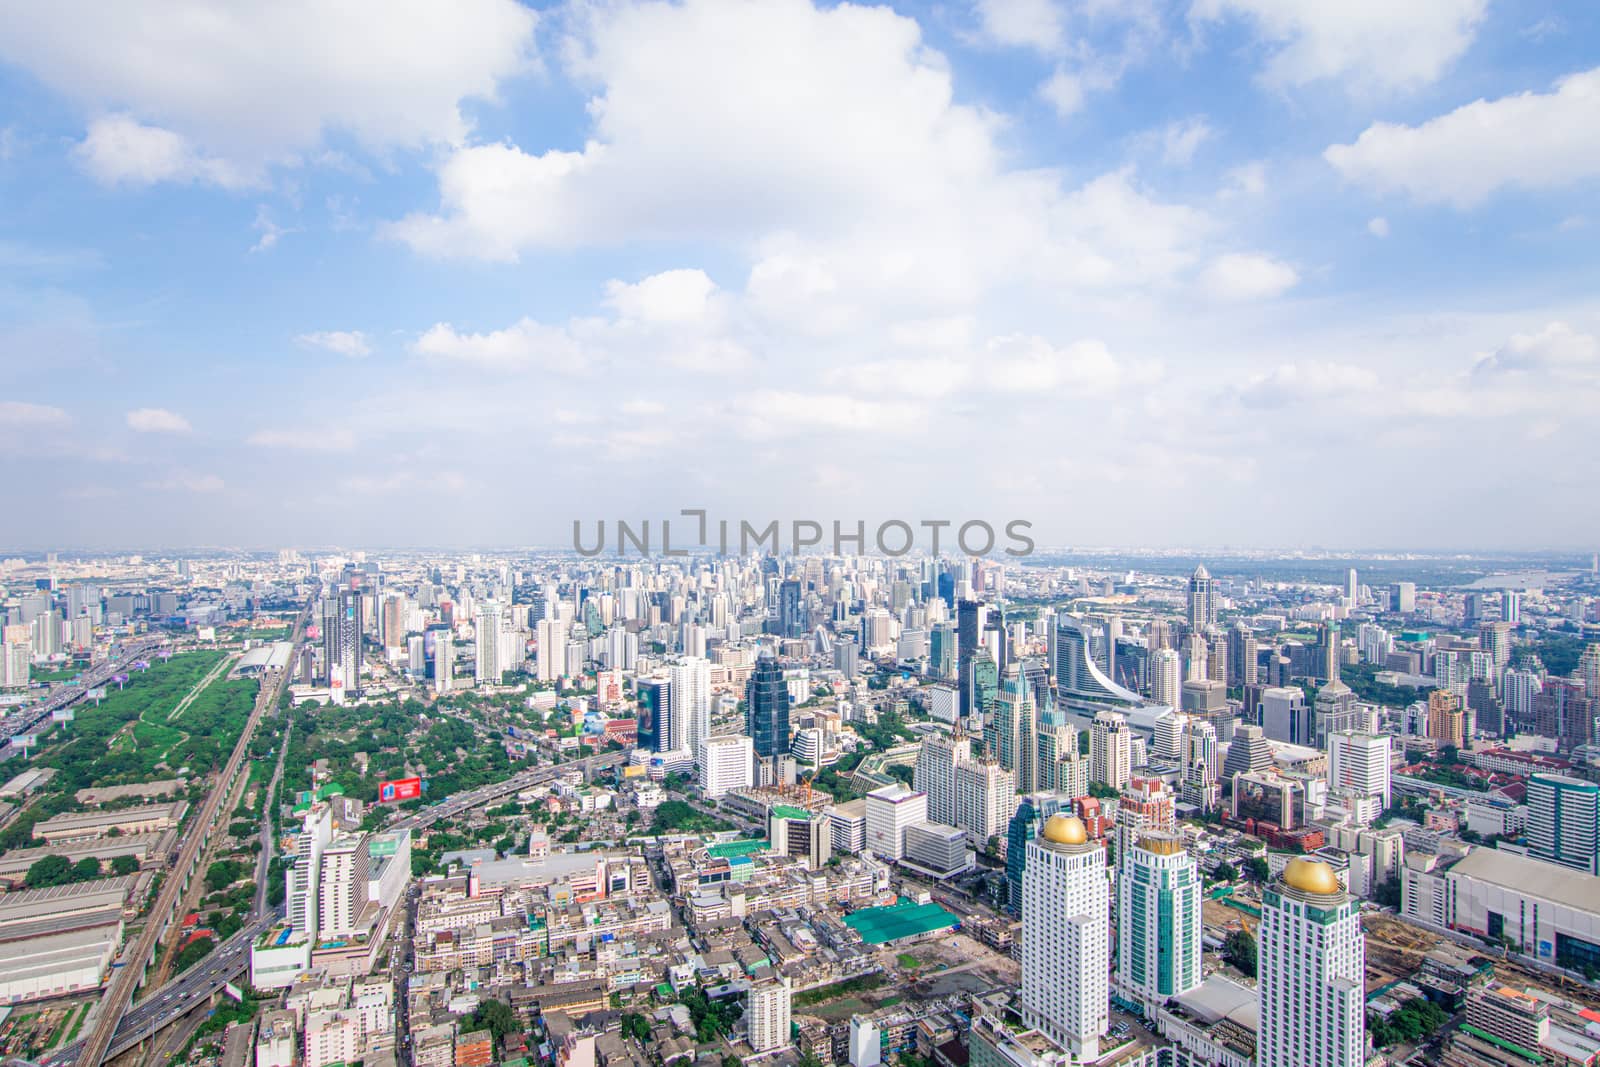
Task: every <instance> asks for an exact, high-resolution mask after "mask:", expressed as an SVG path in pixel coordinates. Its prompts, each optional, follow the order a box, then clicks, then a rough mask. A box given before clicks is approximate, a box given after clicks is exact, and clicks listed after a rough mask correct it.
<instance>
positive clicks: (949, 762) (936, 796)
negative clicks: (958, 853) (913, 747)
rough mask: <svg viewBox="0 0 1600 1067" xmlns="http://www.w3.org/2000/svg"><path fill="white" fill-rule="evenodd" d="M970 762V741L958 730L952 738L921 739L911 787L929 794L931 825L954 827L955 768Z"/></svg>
mask: <svg viewBox="0 0 1600 1067" xmlns="http://www.w3.org/2000/svg"><path fill="white" fill-rule="evenodd" d="M971 759H972V741H971V739H970V738H968V737H967V736H966V734H964V733H962V732H961V731H960V730H959V729H957V731H956V732H955V734H953V735H945V734H930V735H929V736H927V737H925V738H923V739H922V748H921V750H920V751H918V753H917V765H916V767H915V769H914V770H913V771H912V779H911V784H912V788H914V789H915V790H916V791H917V792H919V793H926V794H927V795H928V819H929V821H930V822H937V823H944V824H945V825H947V826H957V825H959V824H958V823H957V822H956V766H957V765H958V764H961V763H965V762H968V761H969V760H971Z"/></svg>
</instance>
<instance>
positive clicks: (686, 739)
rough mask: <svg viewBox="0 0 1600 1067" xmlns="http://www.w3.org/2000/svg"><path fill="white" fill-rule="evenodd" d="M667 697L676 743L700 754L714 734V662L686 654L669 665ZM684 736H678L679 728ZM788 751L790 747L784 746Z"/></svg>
mask: <svg viewBox="0 0 1600 1067" xmlns="http://www.w3.org/2000/svg"><path fill="white" fill-rule="evenodd" d="M667 678H668V681H669V683H670V684H669V686H668V690H667V697H668V700H669V701H670V702H671V711H670V713H669V714H668V716H667V718H668V721H669V722H671V723H672V728H673V730H674V733H675V736H674V738H673V740H674V741H675V742H677V745H676V747H680V748H686V749H688V750H689V751H690V752H692V753H694V754H695V758H696V759H698V758H699V756H700V745H701V743H702V742H703V741H705V739H706V738H707V737H710V736H711V664H710V662H709V661H707V660H704V659H701V658H699V657H698V656H686V657H684V658H683V659H682V660H680V661H678V662H677V663H674V664H672V665H670V666H669V667H668V668H667ZM679 730H681V731H682V736H681V737H680V736H676V731H679ZM784 751H785V752H787V751H788V748H787V747H785V749H784Z"/></svg>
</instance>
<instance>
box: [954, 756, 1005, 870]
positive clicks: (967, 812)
mask: <svg viewBox="0 0 1600 1067" xmlns="http://www.w3.org/2000/svg"><path fill="white" fill-rule="evenodd" d="M955 802H956V814H955V818H954V819H953V820H952V821H951V825H953V826H955V827H957V828H958V829H960V830H962V831H965V833H966V835H967V840H968V841H969V842H970V843H971V844H972V847H973V848H980V849H981V848H984V847H985V846H987V845H988V843H989V840H990V839H991V838H993V837H994V836H995V835H996V834H999V833H1001V832H1002V831H1004V830H1005V828H1006V823H1007V821H1008V820H1009V819H1010V818H1011V813H1012V812H1013V811H1014V810H1015V809H1016V803H1017V788H1016V783H1015V780H1014V779H1013V778H1012V776H1011V772H1010V771H1008V770H1006V769H1005V768H1004V767H1002V766H1000V764H998V763H996V762H995V760H994V758H993V757H989V756H986V757H985V758H983V759H981V760H965V761H963V762H961V763H958V764H956V767H955ZM934 821H936V822H937V821H938V820H934Z"/></svg>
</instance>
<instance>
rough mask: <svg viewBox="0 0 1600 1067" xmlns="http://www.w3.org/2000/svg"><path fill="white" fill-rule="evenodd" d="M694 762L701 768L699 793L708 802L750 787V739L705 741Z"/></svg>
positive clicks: (738, 736) (731, 736)
mask: <svg viewBox="0 0 1600 1067" xmlns="http://www.w3.org/2000/svg"><path fill="white" fill-rule="evenodd" d="M696 762H697V763H698V764H699V767H700V792H701V793H702V794H704V795H705V797H706V799H708V800H711V799H715V798H716V797H720V796H722V795H723V794H724V793H726V792H728V791H729V790H731V789H744V788H746V787H748V786H749V785H751V784H752V781H753V779H752V777H751V772H752V770H753V769H754V765H755V759H754V751H753V746H752V745H751V743H750V738H748V737H745V736H743V735H742V734H726V735H723V736H721V737H708V738H706V739H705V740H704V741H703V742H702V743H701V745H700V749H699V752H698V753H697V754H696Z"/></svg>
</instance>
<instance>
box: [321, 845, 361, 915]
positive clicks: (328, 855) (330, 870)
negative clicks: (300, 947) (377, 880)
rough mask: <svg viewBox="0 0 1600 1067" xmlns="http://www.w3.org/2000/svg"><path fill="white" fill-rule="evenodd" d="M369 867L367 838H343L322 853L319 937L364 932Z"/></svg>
mask: <svg viewBox="0 0 1600 1067" xmlns="http://www.w3.org/2000/svg"><path fill="white" fill-rule="evenodd" d="M369 866H370V859H369V854H368V852H367V840H366V838H365V837H364V836H361V835H359V834H358V835H355V836H352V837H341V838H338V839H336V840H334V841H333V842H331V843H329V844H328V846H327V847H326V848H324V849H323V850H322V863H321V870H320V871H319V872H318V879H317V885H318V888H317V936H318V937H337V936H340V935H350V934H356V933H360V932H362V926H361V913H362V912H363V911H364V910H365V909H366V906H367V873H368V868H369Z"/></svg>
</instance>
